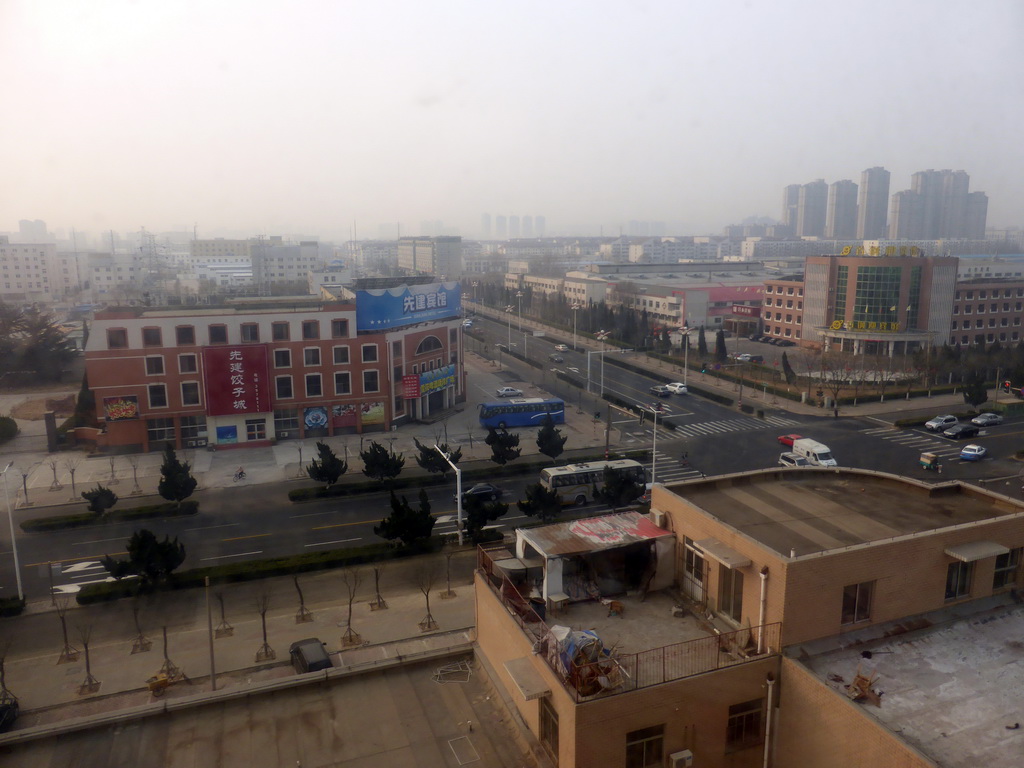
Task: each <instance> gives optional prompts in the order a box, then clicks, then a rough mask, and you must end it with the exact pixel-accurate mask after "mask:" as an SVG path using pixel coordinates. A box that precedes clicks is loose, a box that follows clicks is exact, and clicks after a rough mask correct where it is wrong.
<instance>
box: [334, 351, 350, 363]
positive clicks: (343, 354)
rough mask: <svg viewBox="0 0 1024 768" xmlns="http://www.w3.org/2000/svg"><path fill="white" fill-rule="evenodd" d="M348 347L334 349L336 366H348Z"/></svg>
mask: <svg viewBox="0 0 1024 768" xmlns="http://www.w3.org/2000/svg"><path fill="white" fill-rule="evenodd" d="M348 361H349V357H348V347H334V364H335V365H348Z"/></svg>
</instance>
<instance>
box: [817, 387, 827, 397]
mask: <svg viewBox="0 0 1024 768" xmlns="http://www.w3.org/2000/svg"><path fill="white" fill-rule="evenodd" d="M824 394H825V393H824V392H822V391H821V390H820V389H819V390H818V397H821V396H822V395H824Z"/></svg>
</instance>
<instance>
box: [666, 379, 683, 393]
mask: <svg viewBox="0 0 1024 768" xmlns="http://www.w3.org/2000/svg"><path fill="white" fill-rule="evenodd" d="M665 386H666V387H668V390H669V392H671V393H672V394H673V395H685V394H687V392H688V391H689V390H687V389H686V385H685V384H683V382H681V381H673V382H672V383H671V384H666V385H665Z"/></svg>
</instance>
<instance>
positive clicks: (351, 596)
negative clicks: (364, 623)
mask: <svg viewBox="0 0 1024 768" xmlns="http://www.w3.org/2000/svg"><path fill="white" fill-rule="evenodd" d="M341 578H342V581H344V582H345V592H346V593H347V594H348V618H347V619H346V623H345V633H344V634H343V635H342V636H341V644H342V645H343V646H346V647H351V646H353V645H361V644H362V642H363V638H362V637H361V636H360V635H359V633H358V632H356V631H355V630H353V629H352V605H353V603H355V601H356V592H357V591H358V589H359V585H360V584H361V583H362V581H363V574H362V572H361V571H360V570H359V569H358V568H346V569H345V570H343V571H342V572H341Z"/></svg>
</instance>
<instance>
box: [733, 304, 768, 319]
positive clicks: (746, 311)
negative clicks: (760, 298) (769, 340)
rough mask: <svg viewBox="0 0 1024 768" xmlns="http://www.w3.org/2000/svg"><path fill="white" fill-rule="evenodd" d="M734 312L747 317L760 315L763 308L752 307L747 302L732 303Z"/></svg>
mask: <svg viewBox="0 0 1024 768" xmlns="http://www.w3.org/2000/svg"><path fill="white" fill-rule="evenodd" d="M732 313H733V314H734V315H744V316H746V317H760V316H761V308H760V307H751V306H749V305H747V304H733V305H732Z"/></svg>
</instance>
